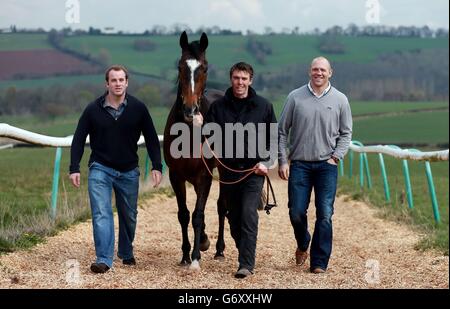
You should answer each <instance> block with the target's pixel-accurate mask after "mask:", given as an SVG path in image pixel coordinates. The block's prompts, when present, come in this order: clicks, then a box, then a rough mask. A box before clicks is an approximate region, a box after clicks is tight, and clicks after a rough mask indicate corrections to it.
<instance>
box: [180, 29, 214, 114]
mask: <svg viewBox="0 0 450 309" xmlns="http://www.w3.org/2000/svg"><path fill="white" fill-rule="evenodd" d="M180 47H181V50H182V54H181V59H180V61H179V62H178V97H179V99H180V101H181V103H182V112H183V115H184V120H185V121H186V122H192V118H193V116H194V115H196V114H198V113H199V112H200V109H201V107H202V106H201V104H202V100H201V99H202V96H203V92H204V90H205V86H206V78H207V75H208V62H207V61H206V57H205V51H206V48H207V47H208V37H207V36H206V34H205V33H203V34H202V36H201V37H200V41H193V42H191V43H189V42H188V37H187V34H186V31H184V32H183V33H182V34H181V36H180Z"/></svg>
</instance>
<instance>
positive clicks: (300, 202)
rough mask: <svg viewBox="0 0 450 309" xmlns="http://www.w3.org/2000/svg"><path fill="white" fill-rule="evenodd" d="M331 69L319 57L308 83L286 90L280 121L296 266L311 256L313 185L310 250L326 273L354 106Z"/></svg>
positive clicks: (316, 268) (313, 264)
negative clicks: (336, 84) (340, 164)
mask: <svg viewBox="0 0 450 309" xmlns="http://www.w3.org/2000/svg"><path fill="white" fill-rule="evenodd" d="M332 73H333V71H332V69H331V65H330V62H329V61H328V60H327V59H326V58H324V57H318V58H315V59H314V60H313V61H312V62H311V67H310V71H309V76H310V81H309V83H308V84H307V85H304V86H302V87H300V88H298V89H295V90H294V91H292V92H291V93H290V94H289V95H288V97H287V99H286V102H285V105H284V108H283V112H282V114H281V118H280V122H279V126H278V133H279V140H278V143H279V144H278V163H279V170H278V174H279V176H280V177H281V178H282V179H284V180H289V182H288V195H289V202H288V207H289V217H290V219H291V224H292V226H293V228H294V234H295V238H296V241H297V250H296V252H295V257H296V263H297V265H302V264H304V263H305V261H306V259H307V256H308V253H307V251H308V247H309V244H310V240H311V235H310V234H309V232H308V220H307V210H308V205H309V202H310V197H311V192H312V189H313V188H314V195H315V206H316V223H315V227H314V233H313V237H312V242H311V252H310V256H311V261H310V270H311V272H313V273H323V272H325V271H326V269H327V267H328V261H329V259H330V255H331V248H332V238H333V229H332V221H331V217H332V215H333V204H334V199H335V196H336V186H337V176H338V172H337V164H338V162H339V160H341V159H342V158H343V157H344V155H345V154H346V153H347V150H348V147H349V145H350V142H351V136H352V116H351V111H350V105H349V103H348V100H347V97H346V96H345V95H344V94H343V93H341V92H339V91H338V90H337V89H336V88H334V87H332V86H331V84H330V81H329V79H330V78H331V75H332ZM288 135H289V137H290V138H289V160H290V165H289V163H288V156H287V151H286V150H287V148H288V141H287V140H288Z"/></svg>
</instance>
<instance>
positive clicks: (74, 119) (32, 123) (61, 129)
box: [0, 107, 169, 137]
mask: <svg viewBox="0 0 450 309" xmlns="http://www.w3.org/2000/svg"><path fill="white" fill-rule="evenodd" d="M149 110H150V115H151V116H152V119H153V123H154V125H155V128H156V131H157V132H158V134H163V131H164V126H165V125H166V119H167V114H168V112H169V110H168V109H167V108H165V107H152V108H150V109H149ZM79 117H80V115H79V114H72V115H67V116H65V117H59V118H56V119H54V120H48V119H47V120H43V119H42V118H39V117H36V116H0V123H1V122H4V123H7V124H9V125H12V126H15V127H19V128H21V129H25V130H29V131H32V132H35V133H40V134H44V135H49V136H56V137H64V136H68V135H72V134H74V132H75V129H76V127H77V123H78V119H79Z"/></svg>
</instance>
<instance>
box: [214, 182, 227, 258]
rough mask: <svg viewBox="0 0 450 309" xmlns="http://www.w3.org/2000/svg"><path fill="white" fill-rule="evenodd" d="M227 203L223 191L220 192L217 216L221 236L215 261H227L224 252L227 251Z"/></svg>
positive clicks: (217, 243)
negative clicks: (225, 229)
mask: <svg viewBox="0 0 450 309" xmlns="http://www.w3.org/2000/svg"><path fill="white" fill-rule="evenodd" d="M226 206H227V205H226V202H225V199H224V194H223V190H220V193H219V199H218V200H217V214H218V215H219V234H218V237H217V242H216V254H215V255H214V259H215V260H223V259H225V255H224V253H223V251H224V250H225V240H224V228H225V215H226V213H227V207H226Z"/></svg>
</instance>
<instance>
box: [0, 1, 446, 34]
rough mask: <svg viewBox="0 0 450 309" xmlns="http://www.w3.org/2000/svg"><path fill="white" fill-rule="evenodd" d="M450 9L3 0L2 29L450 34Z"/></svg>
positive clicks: (421, 4) (428, 4)
mask: <svg viewBox="0 0 450 309" xmlns="http://www.w3.org/2000/svg"><path fill="white" fill-rule="evenodd" d="M78 4H79V14H78V13H77V12H78V11H75V10H76V8H77V6H78ZM377 4H379V6H378V5H377ZM66 6H67V7H66ZM448 10H449V2H448V0H320V1H318V0H158V1H156V0H39V1H31V0H0V28H8V27H9V26H11V25H16V26H17V27H18V28H38V27H41V28H44V29H46V30H48V29H51V28H56V29H60V28H63V27H72V29H78V28H80V29H87V28H88V27H89V26H93V27H95V28H101V29H104V28H105V27H114V29H115V30H117V31H118V30H122V31H126V32H142V31H144V30H146V29H151V28H152V27H153V26H154V25H164V26H167V27H170V26H171V25H174V24H175V23H181V24H186V25H188V26H189V27H190V28H191V29H193V30H195V29H197V28H199V27H200V26H206V27H211V26H214V25H216V26H219V27H220V28H222V29H231V30H241V31H243V32H246V31H247V30H248V29H249V30H252V31H256V32H263V31H264V29H265V27H271V28H272V29H273V30H275V31H280V30H282V29H283V28H289V29H292V28H294V27H299V30H300V31H310V30H312V29H314V28H316V27H317V28H319V29H321V30H324V29H326V28H328V27H330V26H333V25H340V26H343V27H345V26H347V25H348V24H349V23H355V24H357V25H359V26H363V25H368V24H373V23H375V24H377V23H379V24H383V25H390V26H398V25H406V26H410V25H415V26H423V25H428V26H429V27H431V28H434V29H435V28H445V29H448V27H449V13H448Z"/></svg>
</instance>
